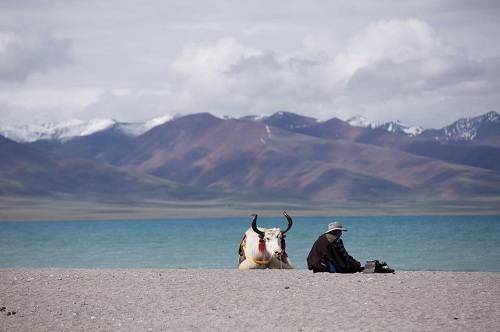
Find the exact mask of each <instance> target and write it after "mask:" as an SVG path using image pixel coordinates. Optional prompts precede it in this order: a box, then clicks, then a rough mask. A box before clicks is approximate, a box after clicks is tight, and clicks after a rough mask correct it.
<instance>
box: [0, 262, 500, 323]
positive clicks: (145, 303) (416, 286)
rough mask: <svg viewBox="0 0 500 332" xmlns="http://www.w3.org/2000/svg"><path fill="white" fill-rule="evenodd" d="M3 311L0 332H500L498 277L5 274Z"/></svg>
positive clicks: (0, 298) (0, 273) (0, 286)
mask: <svg viewBox="0 0 500 332" xmlns="http://www.w3.org/2000/svg"><path fill="white" fill-rule="evenodd" d="M1 307H5V309H4V310H3V311H1V312H0V331H83V330H86V331H95V330H102V331H221V330H223V331H243V330H244V331H263V330H273V331H320V330H327V329H328V330H344V331H345V330H352V331H377V330H378V331H382V330H384V331H387V330H392V331H402V330H414V331H435V330H440V331H498V330H500V273H447V272H397V273H396V274H389V275H385V274H371V275H370V274H356V275H338V274H312V273H310V272H309V271H305V270H293V271H278V270H274V271H271V270H263V271H238V270H74V269H4V270H0V308H1ZM14 311H15V314H12V312H14ZM9 312H10V313H11V314H10V315H9Z"/></svg>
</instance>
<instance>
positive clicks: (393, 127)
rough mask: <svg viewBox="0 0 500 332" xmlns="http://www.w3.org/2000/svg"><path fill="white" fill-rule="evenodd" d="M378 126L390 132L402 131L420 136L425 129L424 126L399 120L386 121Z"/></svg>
mask: <svg viewBox="0 0 500 332" xmlns="http://www.w3.org/2000/svg"><path fill="white" fill-rule="evenodd" d="M377 128H382V129H384V130H387V131H388V132H390V133H400V134H405V135H408V136H418V135H420V134H421V133H422V132H423V131H424V129H423V128H422V127H419V126H408V125H406V124H404V123H402V122H401V121H399V120H397V121H390V122H386V123H384V124H381V125H380V126H377Z"/></svg>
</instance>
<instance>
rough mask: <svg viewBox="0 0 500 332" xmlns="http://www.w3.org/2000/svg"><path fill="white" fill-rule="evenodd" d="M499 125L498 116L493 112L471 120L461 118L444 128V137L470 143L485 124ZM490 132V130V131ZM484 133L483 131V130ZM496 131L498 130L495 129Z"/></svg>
mask: <svg viewBox="0 0 500 332" xmlns="http://www.w3.org/2000/svg"><path fill="white" fill-rule="evenodd" d="M488 123H489V124H497V125H496V126H497V127H496V128H498V124H500V115H499V114H498V113H497V112H495V111H490V112H488V113H486V114H483V115H479V116H476V117H473V118H462V119H460V120H458V121H456V122H454V123H453V124H451V125H449V126H447V127H444V128H443V129H442V130H443V131H444V135H445V136H446V137H447V138H448V139H452V140H457V139H458V140H465V141H471V140H473V139H475V138H476V137H477V136H478V135H479V134H480V131H481V129H482V128H484V127H483V126H484V125H485V124H488ZM490 130H492V129H490ZM483 131H484V129H483ZM496 131H498V129H496Z"/></svg>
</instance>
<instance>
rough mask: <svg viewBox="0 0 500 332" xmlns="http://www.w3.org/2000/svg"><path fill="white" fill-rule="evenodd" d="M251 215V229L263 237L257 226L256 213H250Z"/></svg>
mask: <svg viewBox="0 0 500 332" xmlns="http://www.w3.org/2000/svg"><path fill="white" fill-rule="evenodd" d="M252 216H253V219H252V229H253V231H254V232H255V233H257V234H259V237H261V238H263V237H264V234H265V233H264V232H263V231H261V230H259V229H258V228H257V215H256V214H252Z"/></svg>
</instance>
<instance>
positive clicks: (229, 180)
mask: <svg viewBox="0 0 500 332" xmlns="http://www.w3.org/2000/svg"><path fill="white" fill-rule="evenodd" d="M108 157H109V158H108V159H109V160H113V162H114V163H115V164H116V165H119V166H122V167H127V168H130V169H132V170H135V171H140V172H146V173H149V174H152V175H155V176H159V177H162V178H166V179H170V180H173V181H176V182H179V183H183V184H188V185H193V186H201V187H204V188H210V189H215V190H223V191H225V192H238V193H251V194H262V195H274V196H275V197H276V195H280V196H283V197H298V198H303V199H313V200H330V199H349V198H353V199H367V200H372V199H373V200H376V199H383V198H384V197H401V196H406V197H412V196H415V195H435V196H436V197H441V198H443V197H445V198H451V197H469V196H471V195H472V196H473V195H476V196H477V195H499V194H500V189H499V188H500V176H499V175H498V174H497V173H495V172H491V171H488V170H483V169H479V168H474V167H468V166H462V165H455V164H449V163H446V162H442V161H439V160H435V159H431V158H426V157H419V156H415V155H413V154H410V153H406V152H404V151H400V150H397V149H392V148H387V147H380V146H374V145H368V144H362V143H356V142H352V141H349V140H344V139H336V140H331V139H321V138H317V137H312V136H309V135H302V134H297V133H292V132H289V131H285V130H282V129H279V128H275V127H270V126H266V125H265V124H262V123H256V122H252V121H243V120H221V119H218V118H215V117H213V116H211V115H209V114H196V115H191V116H186V117H183V118H180V119H177V120H174V121H171V122H168V123H166V124H164V125H162V126H159V127H156V128H154V129H153V130H151V131H149V132H147V133H145V134H144V135H142V136H140V137H138V138H136V139H135V140H134V141H133V142H132V143H131V144H130V145H129V146H128V148H127V150H126V151H125V152H124V151H122V154H121V155H120V156H118V157H117V156H116V155H110V156H108ZM104 158H105V159H106V158H107V157H106V156H104Z"/></svg>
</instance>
